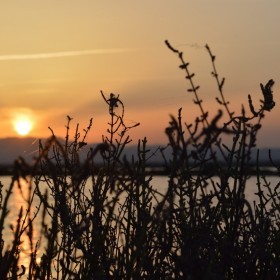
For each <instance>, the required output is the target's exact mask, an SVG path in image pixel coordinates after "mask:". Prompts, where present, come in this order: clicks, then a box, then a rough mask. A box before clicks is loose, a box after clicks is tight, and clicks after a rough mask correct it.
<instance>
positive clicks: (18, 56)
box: [0, 49, 132, 61]
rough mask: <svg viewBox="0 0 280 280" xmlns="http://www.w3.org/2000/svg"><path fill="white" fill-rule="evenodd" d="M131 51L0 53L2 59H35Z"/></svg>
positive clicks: (128, 50) (126, 50)
mask: <svg viewBox="0 0 280 280" xmlns="http://www.w3.org/2000/svg"><path fill="white" fill-rule="evenodd" d="M131 51H132V49H94V50H81V51H65V52H54V53H32V54H7V55H0V61H12V60H35V59H48V58H60V57H70V56H83V55H95V54H110V53H124V52H131Z"/></svg>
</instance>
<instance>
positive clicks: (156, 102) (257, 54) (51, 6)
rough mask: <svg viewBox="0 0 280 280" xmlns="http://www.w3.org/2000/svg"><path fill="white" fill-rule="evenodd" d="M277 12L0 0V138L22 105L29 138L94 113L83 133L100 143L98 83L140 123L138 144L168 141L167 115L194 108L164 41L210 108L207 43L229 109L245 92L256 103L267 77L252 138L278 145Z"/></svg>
mask: <svg viewBox="0 0 280 280" xmlns="http://www.w3.org/2000/svg"><path fill="white" fill-rule="evenodd" d="M279 14H280V2H279V0H270V1H264V0H263V1H258V0H246V1H244V0H242V1H241V0H235V1H226V3H225V1H222V0H220V1H217V0H211V1H210V0H203V1H202V0H198V1H182V0H181V1H179V0H174V1H160V0H154V1H147V0H144V1H138V2H137V1H128V0H126V1H121V0H120V1H112V2H110V3H109V2H107V1H102V2H101V1H93V0H84V1H69V0H67V1H66V0H60V1H49V0H48V1H35V0H32V1H31V0H29V1H28V0H26V1H21V2H20V1H5V2H3V3H1V4H0V36H1V38H2V40H1V44H0V93H1V101H0V118H1V122H0V137H10V136H16V132H15V131H14V129H13V126H12V122H13V118H14V116H15V115H16V114H19V113H25V114H26V113H27V114H29V115H30V116H31V117H32V120H33V122H34V128H33V130H32V132H31V134H30V135H31V136H35V137H38V138H41V137H46V136H49V135H50V132H49V130H48V126H50V127H52V128H53V130H54V131H55V132H56V133H57V134H58V135H59V136H63V135H64V131H65V123H66V116H67V115H70V116H71V117H73V118H74V122H73V124H75V123H76V122H80V123H81V126H82V127H83V126H84V127H85V126H86V125H87V121H88V120H89V119H90V118H91V117H93V119H94V127H93V129H92V131H91V133H90V135H89V139H88V140H89V141H100V139H101V135H102V134H104V133H105V130H106V123H107V120H108V115H107V109H106V106H105V103H104V101H103V100H102V98H101V95H100V90H103V92H105V93H107V94H109V93H110V92H114V93H116V94H120V96H121V99H122V100H123V102H124V103H125V106H126V113H127V114H126V117H125V118H126V120H127V122H128V123H133V122H140V123H141V126H140V127H138V128H136V129H135V131H134V133H133V137H134V142H135V143H136V142H137V139H138V138H143V137H144V136H147V137H148V140H149V142H150V143H162V142H163V143H165V141H166V137H165V135H164V133H163V131H164V128H165V127H166V125H167V124H168V121H169V114H175V115H176V114H177V110H178V108H180V107H183V114H184V120H185V121H188V122H192V120H193V118H194V116H195V112H196V111H195V110H196V109H194V106H193V104H192V96H191V95H190V94H188V93H187V92H186V89H187V88H188V84H187V82H186V81H185V80H184V73H183V72H182V71H180V70H179V68H178V63H179V61H178V59H177V58H176V57H175V56H174V54H173V53H171V52H170V51H169V50H168V49H167V48H166V46H165V44H164V40H165V39H168V40H169V41H170V42H171V43H172V44H173V45H174V46H175V47H177V48H180V49H181V50H182V51H184V53H185V58H186V60H188V61H189V62H190V63H191V64H190V69H191V70H192V71H194V72H195V73H196V78H195V81H196V83H197V84H199V85H200V86H201V91H200V94H201V98H203V99H204V100H205V106H206V107H208V109H209V110H210V111H211V112H212V114H214V113H215V111H216V106H214V102H215V101H214V100H215V97H216V96H217V90H216V88H215V82H214V80H213V79H212V77H211V74H210V72H211V64H210V60H209V57H208V55H207V52H206V51H205V49H204V48H203V46H204V45H205V43H208V44H209V45H210V47H211V48H212V51H213V52H214V53H215V54H216V55H217V67H218V70H219V73H220V75H221V76H225V77H226V85H225V93H226V96H227V97H228V99H230V100H231V103H232V105H233V107H235V108H236V110H238V109H239V108H240V104H241V103H245V102H246V100H247V95H248V94H249V93H250V94H251V95H252V96H255V101H256V102H257V101H258V100H259V99H260V98H261V92H260V90H259V83H260V82H266V81H267V80H268V79H270V78H273V79H274V80H275V81H276V85H275V87H274V92H275V94H276V96H275V100H276V103H277V104H276V105H277V106H276V109H275V110H274V112H272V113H271V114H269V115H267V117H266V119H265V122H264V126H265V127H264V129H263V131H262V133H261V135H260V142H259V144H260V145H261V146H280V145H279V143H278V137H279V132H280V129H278V120H279V119H280V97H279V94H278V93H279V83H280V71H279V70H280V63H279V62H280V54H279V50H280V38H279V35H278V34H279V30H278V29H279V24H280V18H279ZM278 104H279V107H278ZM267 135H270V136H269V137H268V136H267ZM271 135H273V137H272V136H271Z"/></svg>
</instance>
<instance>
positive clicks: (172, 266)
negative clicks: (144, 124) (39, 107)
mask: <svg viewBox="0 0 280 280" xmlns="http://www.w3.org/2000/svg"><path fill="white" fill-rule="evenodd" d="M166 44H167V46H168V48H169V49H170V50H171V51H172V52H174V53H175V54H176V55H177V56H178V58H179V60H180V68H181V69H182V70H184V71H185V74H186V79H187V80H188V82H189V84H190V88H189V89H188V91H189V92H190V94H193V95H194V103H195V105H196V106H198V107H199V110H200V113H201V114H200V115H199V116H198V117H197V118H196V120H195V122H194V123H193V124H185V123H184V122H183V120H182V115H183V114H182V109H180V110H179V112H178V117H177V118H176V117H171V121H170V124H169V126H168V127H167V128H166V134H167V137H168V146H169V147H168V148H169V149H171V150H172V156H171V157H170V158H168V157H167V155H166V153H165V149H161V152H162V155H163V159H164V160H165V164H166V169H167V170H168V178H169V180H168V186H167V187H166V192H165V193H159V192H158V191H157V190H156V189H155V188H154V187H153V178H152V176H150V175H148V173H147V167H148V164H149V159H150V157H151V156H152V154H153V153H152V152H151V151H149V150H148V148H147V140H146V138H144V139H143V140H140V141H139V143H138V150H137V156H136V157H133V158H132V159H127V158H126V157H124V150H125V147H126V145H127V144H128V143H129V142H130V141H131V139H130V137H129V130H130V129H132V128H134V127H135V126H137V125H138V124H136V125H134V126H132V127H129V126H127V125H126V122H125V117H124V116H125V111H124V105H123V103H122V101H121V100H120V99H119V96H117V95H114V94H110V96H109V97H106V96H105V94H103V93H102V92H101V94H102V97H103V99H104V101H105V102H106V103H107V105H108V113H109V122H108V130H107V133H106V134H105V135H104V136H103V141H102V143H100V144H98V145H96V146H95V147H94V148H92V149H90V150H88V153H87V157H86V160H84V161H83V160H81V158H80V153H81V152H82V151H84V150H85V148H86V137H87V135H88V133H89V131H90V129H91V126H92V120H90V123H89V126H88V127H87V128H86V129H85V130H83V132H82V133H80V130H79V126H78V125H77V127H76V129H75V133H74V140H70V136H71V135H70V133H71V129H70V125H71V121H72V120H71V118H70V117H68V123H67V126H66V137H65V140H64V141H63V143H62V142H61V141H60V140H59V139H57V138H56V137H55V134H54V133H53V132H52V134H53V135H52V137H51V138H50V139H48V141H46V142H45V143H40V147H39V148H40V152H39V156H38V158H37V159H36V160H35V163H34V164H33V165H32V166H29V165H27V164H26V163H25V161H24V160H23V159H19V160H18V161H17V162H16V164H15V168H14V176H13V178H12V182H11V184H10V187H9V188H8V189H6V190H5V191H4V188H3V186H2V185H1V188H0V189H1V195H0V202H1V203H0V205H1V209H0V210H1V212H0V215H1V216H0V234H1V236H0V237H1V240H2V242H1V255H0V279H18V278H21V277H22V278H24V277H25V278H28V279H277V278H278V277H279V273H280V272H279V263H280V259H279V258H280V246H279V244H280V233H279V209H280V208H279V196H280V193H279V183H278V184H277V185H276V186H272V185H271V184H270V183H269V181H268V180H267V179H266V178H265V177H264V176H262V174H261V170H260V169H259V166H258V160H256V162H254V165H253V167H254V169H255V171H257V183H256V195H255V201H254V202H253V203H249V201H248V200H247V193H246V185H247V182H248V179H249V178H250V172H251V169H252V151H253V149H254V148H255V146H256V136H257V132H258V131H259V129H260V127H261V121H262V119H263V118H264V115H265V113H266V112H268V111H270V110H271V109H273V107H274V105H275V102H274V100H273V94H272V86H273V84H274V82H273V80H270V81H268V83H267V84H265V85H262V84H261V90H262V94H263V100H262V101H261V103H260V106H259V108H258V109H256V108H255V106H254V105H253V101H252V98H251V96H250V95H249V96H248V104H249V113H246V111H245V109H244V108H242V110H241V114H239V115H236V114H235V113H234V112H232V111H231V109H230V106H229V105H230V104H229V102H228V101H227V100H226V99H225V96H224V92H223V86H224V81H225V80H224V79H220V77H219V75H218V73H217V70H216V65H215V56H214V55H213V54H212V52H211V50H210V48H209V47H208V46H206V50H207V51H208V53H209V55H210V58H211V62H212V66H213V71H212V75H213V77H214V80H215V81H216V83H217V86H218V92H219V96H217V97H216V100H217V102H218V104H220V105H221V109H220V110H219V111H218V113H217V114H216V116H214V117H213V118H212V119H210V118H209V115H208V112H207V110H206V109H205V108H204V106H203V102H202V99H201V98H200V96H199V86H197V85H196V84H195V82H194V74H193V73H191V71H190V70H189V63H187V62H185V60H184V57H183V53H182V52H180V51H179V50H177V49H175V48H173V47H172V46H171V45H170V43H169V42H167V41H166ZM224 113H225V114H226V116H224ZM225 136H226V138H225ZM228 138H230V139H231V140H230V141H229V140H228ZM97 159H101V162H100V161H97ZM271 161H272V163H273V159H272V158H271ZM275 167H276V169H277V168H278V170H279V167H277V166H275ZM24 187H25V188H27V191H26V190H24ZM15 188H17V189H18V190H19V191H20V193H21V196H22V197H23V207H22V208H21V209H20V211H19V215H18V219H17V221H16V222H15V223H14V224H13V225H12V226H11V232H12V234H13V238H12V240H13V241H12V243H9V242H8V241H7V240H5V239H4V237H5V236H7V235H4V229H5V230H7V229H6V228H7V226H9V224H10V222H8V221H7V217H8V215H9V213H8V201H9V200H10V198H11V196H12V192H13V191H15ZM38 221H39V222H38ZM24 240H27V243H28V248H29V252H28V254H27V255H26V259H27V261H26V262H22V260H21V259H22V254H23V253H24V252H23V251H22V247H23V242H24Z"/></svg>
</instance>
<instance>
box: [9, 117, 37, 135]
mask: <svg viewBox="0 0 280 280" xmlns="http://www.w3.org/2000/svg"><path fill="white" fill-rule="evenodd" d="M32 126H33V124H32V122H31V121H30V119H28V118H27V117H24V118H23V117H22V118H18V119H16V120H15V121H14V129H15V131H16V132H17V133H18V134H19V135H21V136H26V135H28V134H29V133H30V131H31V129H32Z"/></svg>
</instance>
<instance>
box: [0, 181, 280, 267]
mask: <svg viewBox="0 0 280 280" xmlns="http://www.w3.org/2000/svg"><path fill="white" fill-rule="evenodd" d="M266 179H267V181H268V182H270V185H271V187H272V188H274V187H275V186H276V185H277V184H278V183H279V181H280V179H279V177H274V176H271V177H266ZM0 180H1V182H2V184H3V185H4V190H3V191H2V195H3V197H4V196H5V189H7V188H8V186H9V185H10V183H11V178H10V177H0ZM215 180H217V181H218V179H217V178H215ZM256 182H257V178H256V177H252V178H251V179H250V180H248V183H247V187H246V190H247V191H246V195H247V199H248V200H249V201H250V202H253V201H254V199H255V195H254V193H256V192H257V186H256ZM89 183H91V182H90V181H89ZM261 184H262V185H263V184H264V181H261ZM20 185H21V186H20V188H19V187H15V188H13V194H12V196H11V198H10V200H9V204H8V208H9V214H8V218H7V219H6V223H5V228H4V235H3V239H4V241H5V247H4V250H6V248H7V246H11V241H12V240H13V235H14V233H13V232H14V230H15V226H16V222H17V219H18V214H19V211H20V208H21V207H23V215H26V213H27V209H26V202H25V200H27V199H28V186H29V184H28V183H27V182H25V181H23V180H22V181H21V184H20ZM152 185H153V187H155V188H156V189H157V190H158V191H159V192H162V193H164V192H165V190H166V188H167V185H168V178H167V177H166V176H155V177H154V178H153V180H152ZM45 187H46V186H45ZM38 205H39V201H38V199H37V198H36V197H35V198H34V203H33V206H32V208H31V209H30V213H31V217H33V216H34V213H35V212H36V209H37V208H36V207H37V206H38ZM27 217H28V215H27ZM40 228H41V217H40V215H38V217H37V218H36V220H35V223H34V227H33V241H34V244H33V245H34V246H35V244H36V242H39V236H40V232H39V230H40ZM9 243H10V245H8V244H9ZM38 245H39V246H38V257H37V261H38V262H39V261H40V255H41V254H40V253H41V252H42V251H43V248H44V246H45V244H44V242H43V241H41V244H40V243H38ZM29 253H30V241H29V239H28V237H27V235H26V234H23V236H22V244H21V254H20V262H21V264H23V265H25V266H26V267H27V266H28V265H27V264H28V262H29Z"/></svg>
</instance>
